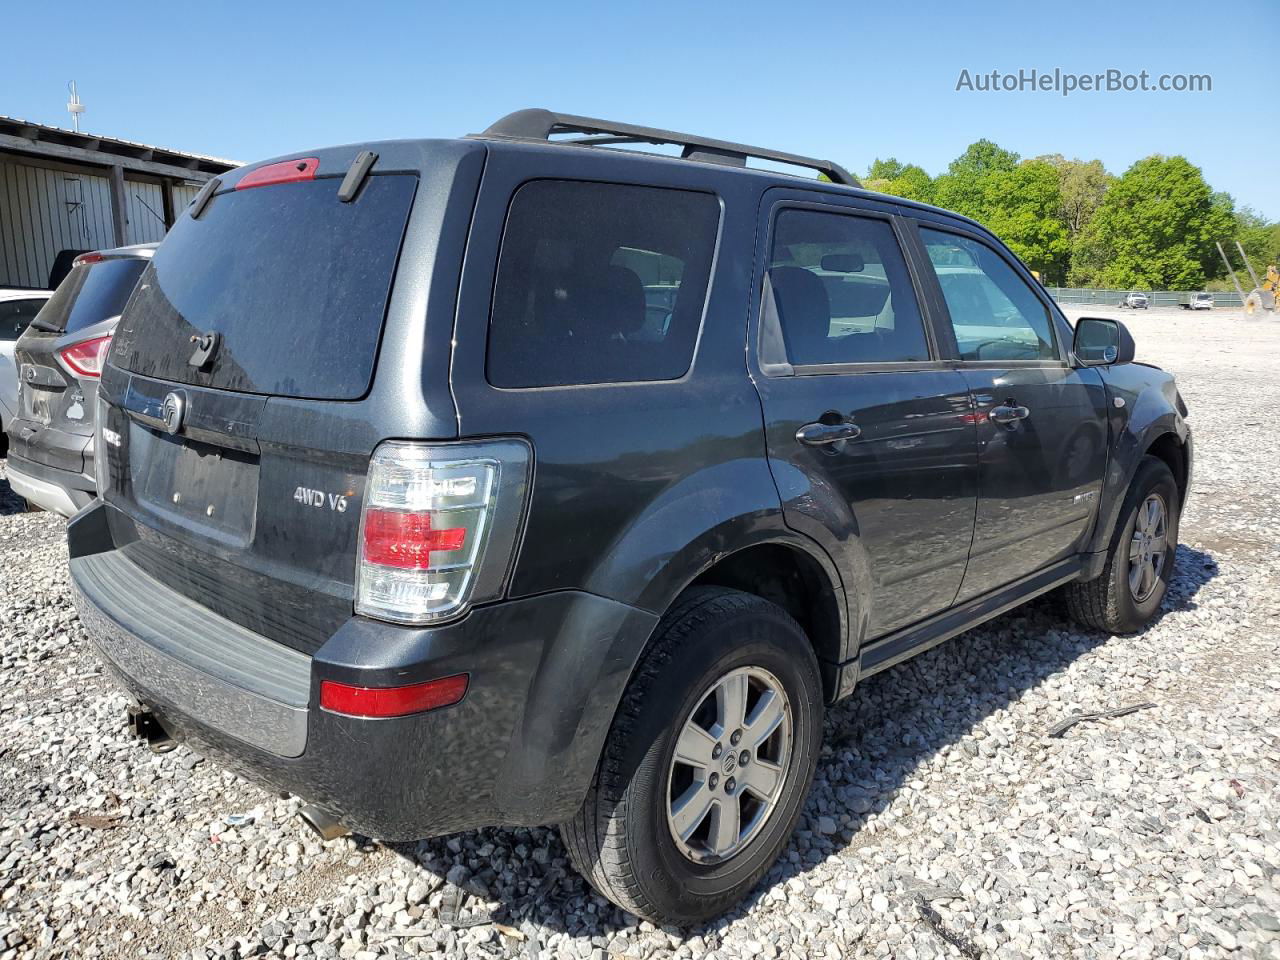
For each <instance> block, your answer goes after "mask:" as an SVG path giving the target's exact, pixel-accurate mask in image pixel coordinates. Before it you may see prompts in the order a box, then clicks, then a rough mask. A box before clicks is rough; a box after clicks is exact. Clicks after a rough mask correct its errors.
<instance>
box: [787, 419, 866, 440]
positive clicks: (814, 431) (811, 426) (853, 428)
mask: <svg viewBox="0 0 1280 960" xmlns="http://www.w3.org/2000/svg"><path fill="white" fill-rule="evenodd" d="M861 433H862V428H861V427H859V426H858V425H857V424H856V423H849V422H848V421H842V422H840V423H806V424H805V425H804V426H803V427H801V428H800V429H799V430H797V431H796V439H797V440H799V441H800V442H801V443H807V444H809V445H810V446H817V445H821V444H824V443H836V442H838V441H840V440H854V439H857V437H858V436H859V435H860V434H861Z"/></svg>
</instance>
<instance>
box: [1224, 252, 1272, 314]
mask: <svg viewBox="0 0 1280 960" xmlns="http://www.w3.org/2000/svg"><path fill="white" fill-rule="evenodd" d="M1217 247H1218V253H1219V254H1220V255H1221V256H1222V262H1223V263H1225V264H1226V265H1227V273H1228V274H1230V275H1231V283H1232V284H1233V285H1234V286H1235V288H1236V293H1238V294H1240V302H1241V303H1243V304H1244V312H1245V316H1247V317H1251V316H1253V315H1254V314H1255V313H1257V312H1259V311H1261V310H1266V311H1268V312H1271V313H1274V312H1275V309H1276V297H1277V295H1280V270H1277V269H1276V265H1275V264H1274V263H1273V264H1269V265H1268V266H1267V278H1266V280H1263V281H1259V280H1258V275H1257V274H1256V273H1254V272H1253V264H1251V263H1250V262H1249V257H1248V255H1246V254H1245V252H1244V247H1242V246H1241V245H1240V241H1239V240H1237V241H1236V249H1237V250H1239V251H1240V259H1241V260H1243V261H1244V268H1245V270H1246V271H1247V272H1248V274H1249V279H1250V280H1252V281H1253V289H1252V290H1250V291H1249V292H1248V294H1246V293H1245V292H1244V290H1243V289H1242V288H1241V286H1240V281H1239V280H1237V279H1236V272H1235V270H1233V269H1232V267H1231V261H1230V260H1228V259H1227V253H1226V251H1225V250H1223V249H1222V244H1221V243H1219V244H1217Z"/></svg>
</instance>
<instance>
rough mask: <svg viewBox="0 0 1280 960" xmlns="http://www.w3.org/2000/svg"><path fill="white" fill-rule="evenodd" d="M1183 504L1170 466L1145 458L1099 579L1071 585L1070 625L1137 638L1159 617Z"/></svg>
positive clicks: (1170, 571) (1169, 575)
mask: <svg viewBox="0 0 1280 960" xmlns="http://www.w3.org/2000/svg"><path fill="white" fill-rule="evenodd" d="M1181 509H1182V503H1181V500H1180V498H1179V495H1178V484H1177V483H1176V482H1175V480H1174V479H1173V471H1171V470H1170V469H1169V466H1168V464H1166V463H1165V462H1164V461H1163V460H1160V459H1159V458H1157V457H1152V456H1146V457H1143V458H1142V462H1141V463H1140V464H1139V465H1138V470H1137V472H1136V473H1135V474H1134V477H1133V482H1132V483H1130V484H1129V492H1128V493H1127V494H1126V495H1125V500H1124V506H1123V507H1122V508H1121V512H1120V519H1121V520H1122V521H1123V522H1122V524H1121V525H1120V527H1119V528H1118V529H1117V530H1116V533H1115V536H1113V537H1112V540H1111V549H1110V552H1109V553H1108V555H1107V564H1106V566H1105V567H1104V568H1103V570H1102V574H1101V576H1099V577H1098V578H1097V579H1094V580H1090V581H1087V582H1085V583H1072V584H1068V585H1067V588H1066V591H1065V593H1066V601H1067V610H1068V612H1069V613H1070V614H1071V617H1072V619H1074V620H1076V621H1077V622H1078V623H1081V624H1083V625H1084V626H1087V627H1093V628H1095V629H1097V630H1103V631H1106V632H1107V633H1120V634H1123V633H1137V632H1138V631H1139V630H1141V629H1142V628H1143V627H1145V626H1146V625H1147V624H1148V623H1150V622H1151V619H1152V618H1153V617H1154V616H1155V615H1156V611H1158V610H1159V609H1160V603H1161V601H1163V600H1164V595H1165V592H1166V591H1167V590H1168V587H1169V580H1170V578H1171V577H1172V576H1173V563H1174V555H1175V553H1176V551H1177V548H1178V519H1179V515H1180V512H1181Z"/></svg>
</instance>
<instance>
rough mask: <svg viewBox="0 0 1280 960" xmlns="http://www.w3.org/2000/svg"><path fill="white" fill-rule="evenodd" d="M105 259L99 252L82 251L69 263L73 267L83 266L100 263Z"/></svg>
mask: <svg viewBox="0 0 1280 960" xmlns="http://www.w3.org/2000/svg"><path fill="white" fill-rule="evenodd" d="M105 259H107V258H106V257H104V256H103V255H102V254H100V253H82V254H80V256H78V257H76V258H75V259H74V260H72V261H71V265H72V266H73V267H83V266H85V265H86V264H89V263H101V262H102V261H103V260H105Z"/></svg>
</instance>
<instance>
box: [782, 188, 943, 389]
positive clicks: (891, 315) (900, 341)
mask: <svg viewBox="0 0 1280 960" xmlns="http://www.w3.org/2000/svg"><path fill="white" fill-rule="evenodd" d="M765 306H766V309H772V310H774V311H775V312H776V315H777V322H778V325H779V327H780V328H781V330H782V339H783V342H784V343H785V344H786V350H787V359H788V360H790V361H791V363H792V364H795V365H796V366H810V365H816V364H843V363H910V362H915V361H923V360H928V359H929V344H928V340H927V339H926V337H925V332H924V323H923V321H922V320H921V318H920V308H919V306H918V304H917V303H916V294H915V289H914V288H913V287H912V285H911V276H910V274H909V273H908V271H907V264H906V260H905V259H904V258H903V255H902V250H901V248H900V247H899V246H898V240H897V238H896V237H895V236H894V233H893V228H892V227H891V226H890V225H889V224H888V222H886V221H884V220H879V219H875V218H871V217H859V216H854V215H850V214H843V213H824V212H818V211H814V210H797V209H788V210H783V211H782V212H781V213H779V214H778V218H777V220H776V222H775V226H774V233H773V249H772V254H771V258H770V262H769V299H768V300H767V301H766V304H765Z"/></svg>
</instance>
